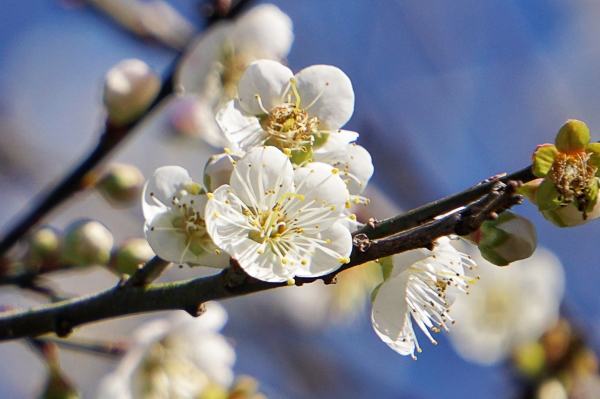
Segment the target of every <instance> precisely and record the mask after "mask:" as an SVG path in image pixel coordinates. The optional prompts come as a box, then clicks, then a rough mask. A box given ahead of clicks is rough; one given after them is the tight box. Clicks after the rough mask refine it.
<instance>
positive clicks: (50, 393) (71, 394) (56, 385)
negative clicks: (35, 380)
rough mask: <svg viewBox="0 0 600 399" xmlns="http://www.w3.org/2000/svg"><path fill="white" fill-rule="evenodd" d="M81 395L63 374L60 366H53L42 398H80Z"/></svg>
mask: <svg viewBox="0 0 600 399" xmlns="http://www.w3.org/2000/svg"><path fill="white" fill-rule="evenodd" d="M81 397H82V396H81V393H80V392H79V391H78V390H77V388H76V387H75V385H73V383H72V382H71V381H69V380H68V379H67V378H66V376H64V375H63V373H62V371H61V370H60V368H58V367H56V366H51V367H50V373H49V375H48V381H47V382H46V386H45V387H44V391H43V392H42V394H41V395H40V399H80V398H81Z"/></svg>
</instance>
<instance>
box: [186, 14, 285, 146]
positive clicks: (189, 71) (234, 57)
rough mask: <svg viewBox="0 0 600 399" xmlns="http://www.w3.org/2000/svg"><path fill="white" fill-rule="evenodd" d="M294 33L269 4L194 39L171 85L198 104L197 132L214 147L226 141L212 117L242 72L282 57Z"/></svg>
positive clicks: (228, 97) (232, 91)
mask: <svg viewBox="0 0 600 399" xmlns="http://www.w3.org/2000/svg"><path fill="white" fill-rule="evenodd" d="M293 41H294V34H293V32H292V20H291V19H290V17H288V16H287V15H286V14H285V13H284V12H282V11H281V10H280V9H279V8H277V7H276V6H274V5H272V4H262V5H258V6H256V7H253V8H252V9H250V10H249V11H248V12H246V13H244V14H242V15H241V16H240V17H239V18H237V19H236V20H235V21H233V22H232V21H221V22H219V23H217V24H216V25H214V26H212V27H211V28H210V29H209V30H208V31H207V32H206V33H204V34H202V35H201V36H199V37H198V39H197V40H196V42H195V43H193V44H192V45H191V46H190V48H191V50H190V51H188V52H187V53H186V54H185V55H184V57H183V59H182V61H181V63H180V64H179V66H178V68H177V71H176V74H175V84H176V87H178V88H179V89H180V90H181V91H183V93H185V95H186V96H187V95H192V96H191V97H190V99H191V100H192V101H195V102H197V103H198V104H199V107H198V110H199V112H203V113H206V115H204V117H201V118H198V122H199V123H200V124H199V125H198V132H197V134H199V135H200V136H201V137H202V138H208V139H209V143H210V144H212V145H214V146H217V147H218V146H220V145H223V146H226V145H228V144H227V142H226V140H225V138H224V137H223V134H222V132H221V130H220V128H219V126H218V125H217V124H216V122H215V119H214V116H215V114H216V112H217V111H218V109H219V108H220V107H221V106H222V105H223V104H225V103H226V102H227V101H229V100H231V99H232V98H235V97H236V96H237V88H238V83H239V81H240V77H241V76H242V74H243V72H244V70H245V69H246V67H247V66H248V65H250V64H251V63H252V62H254V61H256V60H259V59H272V60H277V61H279V60H282V59H284V58H285V57H286V56H287V54H288V53H289V51H290V49H291V46H292V42H293Z"/></svg>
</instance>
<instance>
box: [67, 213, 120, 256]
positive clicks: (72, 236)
mask: <svg viewBox="0 0 600 399" xmlns="http://www.w3.org/2000/svg"><path fill="white" fill-rule="evenodd" d="M113 242H114V239H113V236H112V234H111V232H110V231H108V229H107V228H106V227H105V226H104V225H103V224H102V223H100V222H97V221H95V220H78V221H76V222H73V223H71V224H70V225H69V226H68V227H67V228H66V230H65V249H64V253H63V260H64V262H65V263H68V264H72V265H75V266H90V265H106V264H107V263H108V261H109V259H110V252H111V250H112V247H113Z"/></svg>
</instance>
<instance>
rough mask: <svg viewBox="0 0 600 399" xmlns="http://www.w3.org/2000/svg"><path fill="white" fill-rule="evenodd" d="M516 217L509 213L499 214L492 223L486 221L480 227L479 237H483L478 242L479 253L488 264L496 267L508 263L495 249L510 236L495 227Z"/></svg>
mask: <svg viewBox="0 0 600 399" xmlns="http://www.w3.org/2000/svg"><path fill="white" fill-rule="evenodd" d="M515 218H516V216H515V215H514V214H511V213H510V212H504V213H501V214H500V216H499V217H498V219H496V220H494V221H486V222H484V223H483V224H482V225H481V232H482V234H481V236H482V237H483V238H482V239H481V241H480V242H479V245H478V247H479V252H481V256H483V258H484V259H485V260H487V261H488V262H490V263H492V264H494V265H496V266H506V265H508V264H509V263H510V262H509V261H507V260H506V259H504V258H503V257H501V256H500V255H498V253H497V252H496V251H495V248H497V247H499V246H500V245H502V244H504V243H505V242H507V241H508V240H509V239H510V234H508V233H507V232H506V231H504V230H502V229H499V228H498V227H496V226H497V225H498V224H502V223H506V222H508V221H509V220H511V219H515Z"/></svg>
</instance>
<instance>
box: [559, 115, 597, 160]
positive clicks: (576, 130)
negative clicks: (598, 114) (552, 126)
mask: <svg viewBox="0 0 600 399" xmlns="http://www.w3.org/2000/svg"><path fill="white" fill-rule="evenodd" d="M589 143H590V130H589V129H588V127H587V125H586V124H585V123H583V122H581V121H578V120H576V119H570V120H568V121H567V122H566V123H565V124H564V125H563V127H561V128H560V130H559V131H558V135H557V136H556V148H557V149H558V151H560V152H563V153H565V154H574V153H577V152H582V151H584V150H585V148H586V146H587V145H588V144H589Z"/></svg>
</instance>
